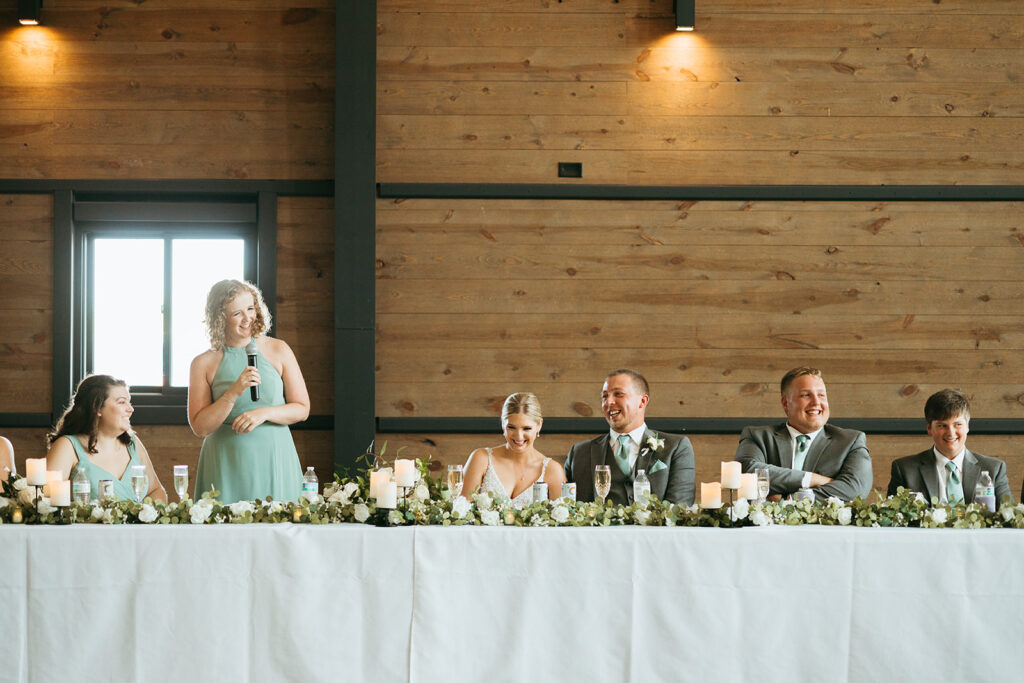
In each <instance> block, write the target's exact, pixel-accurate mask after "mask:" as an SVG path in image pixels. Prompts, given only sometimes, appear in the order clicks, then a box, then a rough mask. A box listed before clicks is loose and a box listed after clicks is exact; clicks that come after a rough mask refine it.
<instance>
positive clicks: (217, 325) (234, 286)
mask: <svg viewBox="0 0 1024 683" xmlns="http://www.w3.org/2000/svg"><path fill="white" fill-rule="evenodd" d="M243 292H248V293H249V294H252V299H253V301H254V302H255V303H256V320H254V321H253V323H252V336H253V338H256V337H259V336H261V335H263V334H266V333H267V332H268V331H269V330H270V323H271V321H270V311H268V310H267V304H266V303H264V301H263V292H261V291H260V290H259V288H258V287H257V286H256V285H254V284H253V283H251V282H246V281H243V280H221V281H220V282H218V283H217V284H215V285H214V286H213V287H211V288H210V293H209V294H208V295H207V296H206V316H205V318H204V319H203V323H204V324H205V325H206V333H207V334H208V335H209V337H210V345H211V346H212V347H213V348H214V349H215V350H217V351H220V350H221V349H223V348H224V328H225V326H226V319H225V316H224V312H225V311H224V308H225V307H226V306H227V305H228V302H229V301H231V300H232V299H234V298H235V297H236V296H238V295H239V294H242V293H243Z"/></svg>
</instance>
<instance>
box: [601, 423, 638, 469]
mask: <svg viewBox="0 0 1024 683" xmlns="http://www.w3.org/2000/svg"><path fill="white" fill-rule="evenodd" d="M608 431H609V432H610V433H611V440H612V449H613V452H615V453H618V452H619V437H620V436H622V435H621V434H620V433H619V432H617V431H615V430H614V429H610V430H608ZM646 431H647V423H646V422H644V423H643V424H642V425H640V426H639V427H637V428H636V429H634V430H633V431H631V432H628V433H629V441H627V442H626V452H627V453H629V469H630V470H632V469H633V466H634V465H636V459H637V458H639V457H640V440H641V439H643V438H644V432H646Z"/></svg>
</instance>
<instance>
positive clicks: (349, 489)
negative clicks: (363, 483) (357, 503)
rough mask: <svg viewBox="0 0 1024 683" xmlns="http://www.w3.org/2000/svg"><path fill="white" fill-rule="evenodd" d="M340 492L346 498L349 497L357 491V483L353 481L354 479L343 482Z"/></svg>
mask: <svg viewBox="0 0 1024 683" xmlns="http://www.w3.org/2000/svg"><path fill="white" fill-rule="evenodd" d="M342 492H343V493H344V494H345V497H346V498H351V497H352V496H354V495H356V494H357V493H359V484H357V483H355V482H354V481H350V482H349V483H347V484H345V486H344V488H342Z"/></svg>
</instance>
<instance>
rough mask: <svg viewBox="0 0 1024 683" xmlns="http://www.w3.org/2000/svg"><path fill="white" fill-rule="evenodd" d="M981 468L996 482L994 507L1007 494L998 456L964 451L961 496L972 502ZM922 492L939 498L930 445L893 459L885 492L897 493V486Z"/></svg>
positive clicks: (938, 487)
mask: <svg viewBox="0 0 1024 683" xmlns="http://www.w3.org/2000/svg"><path fill="white" fill-rule="evenodd" d="M982 470H988V473H989V474H991V475H992V481H993V482H995V485H996V507H998V506H999V505H1001V504H1002V502H1003V496H1010V500H1013V496H1012V495H1011V494H1010V480H1009V479H1007V478H1006V463H1004V462H1003V461H1002V460H999V459H998V458H990V457H988V456H987V455H982V454H981V453H975V452H974V451H971V450H968V451H967V452H966V453H964V472H963V478H962V481H963V485H964V500H965V501H966V502H968V503H973V502H974V487H975V486H976V485H977V484H978V477H980V476H981V472H982ZM901 486H902V487H903V488H905V489H909V490H911V491H917V492H919V493H923V494H924V495H925V497H926V498H928V500H938V499H939V496H940V494H941V493H942V485H941V484H940V483H939V473H938V472H937V471H936V470H935V452H934V451H933V450H932V449H931V448H929V449H928V450H926V451H921V452H920V453H918V454H917V455H908V456H907V457H905V458H897V459H896V460H893V461H892V474H891V475H890V476H889V492H888V495H890V496H894V495H896V489H898V488H899V487H901Z"/></svg>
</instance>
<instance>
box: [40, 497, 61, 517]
mask: <svg viewBox="0 0 1024 683" xmlns="http://www.w3.org/2000/svg"><path fill="white" fill-rule="evenodd" d="M56 509H57V508H55V507H53V506H52V505H50V499H49V498H46V497H43V498H40V499H39V505H38V507H36V510H38V511H39V514H41V515H48V514H50V513H51V512H53V511H54V510H56Z"/></svg>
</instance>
